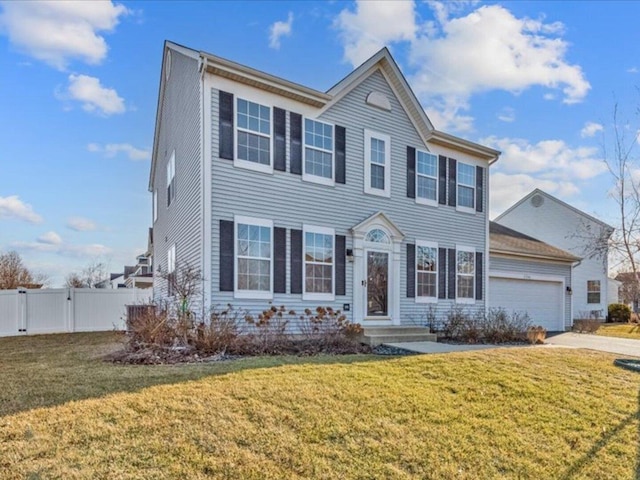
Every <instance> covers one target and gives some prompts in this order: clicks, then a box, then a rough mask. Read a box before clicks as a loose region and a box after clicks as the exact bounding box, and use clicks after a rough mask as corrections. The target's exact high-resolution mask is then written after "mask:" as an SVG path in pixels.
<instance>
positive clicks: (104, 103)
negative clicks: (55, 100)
mask: <svg viewBox="0 0 640 480" xmlns="http://www.w3.org/2000/svg"><path fill="white" fill-rule="evenodd" d="M59 97H60V98H61V99H64V100H67V99H69V100H77V101H79V102H82V108H83V109H84V110H85V111H87V112H95V113H98V114H99V115H105V116H108V115H113V114H116V113H124V111H125V110H126V107H125V104H124V100H123V99H122V97H120V96H119V95H118V92H116V91H115V89H113V88H107V87H103V86H102V84H101V83H100V79H98V78H95V77H90V76H88V75H69V87H68V89H67V91H66V92H65V93H64V94H63V95H60V96H59Z"/></svg>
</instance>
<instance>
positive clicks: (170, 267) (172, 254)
mask: <svg viewBox="0 0 640 480" xmlns="http://www.w3.org/2000/svg"><path fill="white" fill-rule="evenodd" d="M175 271H176V244H175V243H173V244H172V245H171V246H170V247H169V250H167V273H173V272H175Z"/></svg>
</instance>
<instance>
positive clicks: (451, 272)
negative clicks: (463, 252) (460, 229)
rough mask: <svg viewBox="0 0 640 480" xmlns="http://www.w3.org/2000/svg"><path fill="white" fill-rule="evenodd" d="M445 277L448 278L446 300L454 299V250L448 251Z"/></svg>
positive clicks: (455, 267) (455, 265) (455, 266)
mask: <svg viewBox="0 0 640 480" xmlns="http://www.w3.org/2000/svg"><path fill="white" fill-rule="evenodd" d="M447 263H448V265H447V274H448V275H447V276H448V278H449V289H448V292H447V293H448V295H447V297H448V298H456V269H457V264H456V249H455V248H450V249H449V261H448V262H447Z"/></svg>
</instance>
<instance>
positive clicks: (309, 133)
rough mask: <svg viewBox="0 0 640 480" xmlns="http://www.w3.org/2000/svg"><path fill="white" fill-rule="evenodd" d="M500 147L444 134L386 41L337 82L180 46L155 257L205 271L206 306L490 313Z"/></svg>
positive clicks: (384, 316)
mask: <svg viewBox="0 0 640 480" xmlns="http://www.w3.org/2000/svg"><path fill="white" fill-rule="evenodd" d="M498 155H499V152H497V151H496V150H493V149H491V148H488V147H485V146H482V145H478V144H476V143H473V142H470V141H467V140H464V139H462V138H458V137H455V136H453V135H449V134H447V133H443V132H440V131H438V130H436V129H435V128H434V127H433V125H432V124H431V122H430V121H429V119H428V118H427V116H426V114H425V112H424V110H423V108H422V107H421V105H420V103H419V102H418V100H417V98H416V97H415V95H414V93H413V92H412V90H411V88H410V86H409V85H408V83H407V81H406V79H405V78H404V76H403V75H402V73H401V72H400V70H399V68H398V66H397V65H396V63H395V61H394V60H393V58H392V57H391V54H390V53H389V51H388V50H387V49H386V48H385V49H382V50H380V51H379V52H378V53H376V54H375V55H374V56H372V57H371V58H370V59H369V60H367V61H366V62H365V63H363V64H362V65H361V66H359V67H358V68H357V69H355V70H354V71H353V72H352V73H350V74H349V75H348V76H347V77H345V78H344V79H342V80H341V81H339V82H338V83H337V84H336V85H335V86H334V87H332V88H331V89H330V90H329V91H327V92H321V91H317V90H314V89H312V88H308V87H305V86H302V85H298V84H296V83H293V82H290V81H288V80H285V79H282V78H279V77H276V76H273V75H270V74H267V73H264V72H261V71H258V70H255V69H252V68H250V67H247V66H244V65H240V64H238V63H234V62H232V61H229V60H226V59H223V58H219V57H217V56H214V55H210V54H208V53H204V52H200V51H196V50H192V49H189V48H185V47H183V46H179V45H177V44H174V43H171V42H166V43H165V47H164V56H163V67H162V73H161V81H160V91H159V99H158V111H157V118H156V128H155V138H154V145H153V159H152V166H151V175H150V180H149V189H150V191H151V192H152V194H153V205H154V209H153V229H154V244H153V250H154V251H153V258H154V264H155V265H156V268H158V266H159V268H160V270H161V271H162V272H166V273H170V272H173V271H175V270H176V269H177V268H179V266H180V265H182V264H187V263H188V264H190V265H193V266H197V267H198V268H199V269H201V271H202V275H203V278H204V281H203V288H202V298H201V299H200V302H201V306H202V307H203V308H202V311H203V312H206V311H207V309H208V308H210V307H212V306H215V305H226V304H232V305H234V306H235V307H239V308H243V309H249V310H262V309H264V308H265V307H266V306H267V305H268V303H269V302H273V304H274V305H286V307H287V308H289V309H293V310H296V311H301V310H303V309H304V308H314V307H317V306H331V307H333V308H335V309H339V310H342V311H344V312H345V313H346V314H347V315H348V316H349V318H350V319H351V320H354V321H357V322H360V323H362V324H363V325H364V326H370V325H389V326H392V325H414V324H416V323H418V322H419V319H420V318H421V317H422V316H424V313H425V312H426V311H427V310H428V309H431V310H432V311H435V312H437V314H438V315H440V316H444V315H445V314H446V312H448V311H449V310H450V309H451V307H452V306H456V305H458V306H462V307H464V308H465V309H466V310H467V311H469V312H470V313H473V312H475V311H477V310H484V309H485V304H486V289H487V268H486V259H487V258H488V248H489V245H488V244H489V242H488V237H489V221H488V213H487V212H488V205H487V201H488V197H489V195H488V189H489V182H488V177H489V175H488V168H489V166H490V165H491V164H492V163H493V162H494V161H496V160H497V158H498ZM169 293H170V292H168V291H167V286H166V283H165V282H163V280H162V278H161V276H159V275H156V276H154V295H155V297H156V298H161V297H166V296H167V295H168V294H169Z"/></svg>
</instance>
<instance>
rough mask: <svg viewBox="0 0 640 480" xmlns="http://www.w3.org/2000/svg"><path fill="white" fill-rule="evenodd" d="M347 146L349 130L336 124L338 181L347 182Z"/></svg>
mask: <svg viewBox="0 0 640 480" xmlns="http://www.w3.org/2000/svg"><path fill="white" fill-rule="evenodd" d="M346 146H347V132H346V129H345V128H344V127H340V126H338V125H336V183H346V180H347V177H346V165H345V164H346Z"/></svg>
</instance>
